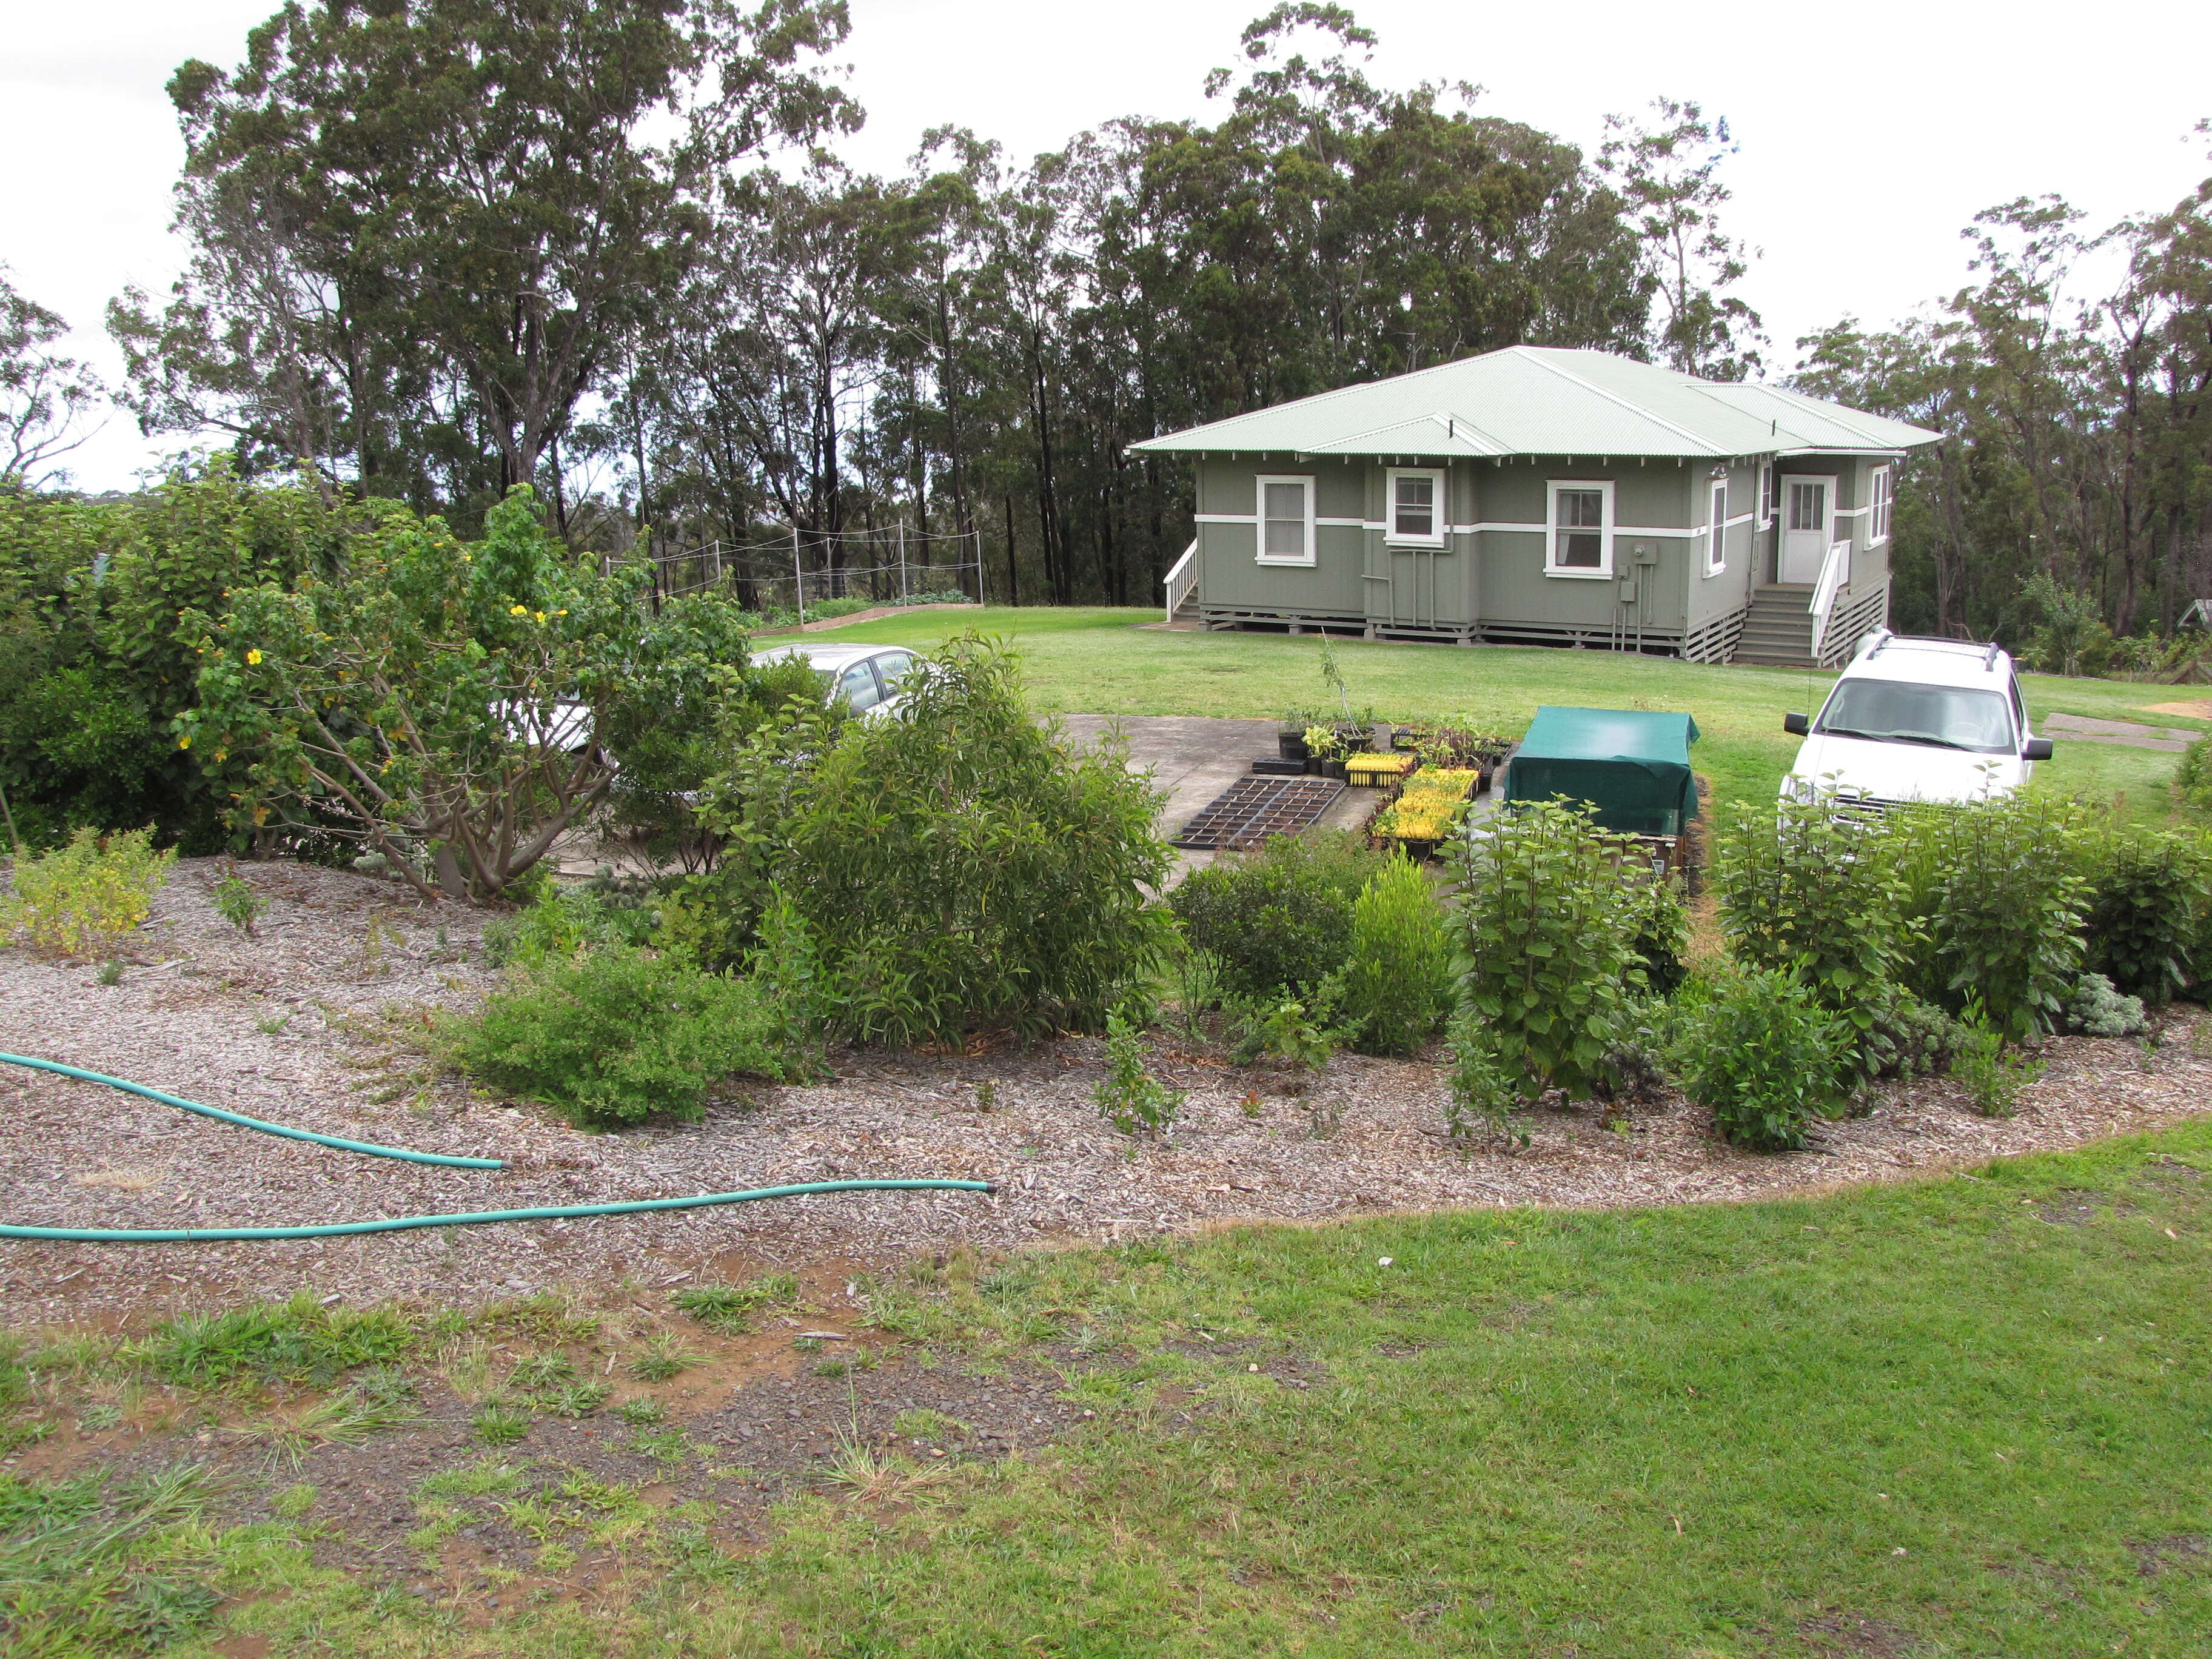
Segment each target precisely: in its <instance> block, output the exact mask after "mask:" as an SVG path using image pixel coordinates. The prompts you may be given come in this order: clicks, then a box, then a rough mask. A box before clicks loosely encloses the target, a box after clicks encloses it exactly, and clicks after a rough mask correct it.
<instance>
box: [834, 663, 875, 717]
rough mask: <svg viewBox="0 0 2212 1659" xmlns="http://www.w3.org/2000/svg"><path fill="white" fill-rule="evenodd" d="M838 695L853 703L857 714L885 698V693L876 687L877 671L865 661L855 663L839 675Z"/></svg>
mask: <svg viewBox="0 0 2212 1659" xmlns="http://www.w3.org/2000/svg"><path fill="white" fill-rule="evenodd" d="M837 695H838V696H841V697H842V698H844V699H845V701H846V702H849V703H850V704H852V706H853V712H854V714H859V713H860V712H861V711H862V710H863V709H868V708H874V707H875V706H876V705H877V704H878V703H879V702H882V701H883V700H884V694H883V693H882V692H881V691H878V690H877V689H876V676H875V671H873V670H872V669H871V668H870V667H869V666H868V665H867V664H866V663H865V662H856V663H854V665H852V666H851V667H850V668H848V669H847V670H846V671H844V672H843V673H842V674H840V675H839V676H838V677H837Z"/></svg>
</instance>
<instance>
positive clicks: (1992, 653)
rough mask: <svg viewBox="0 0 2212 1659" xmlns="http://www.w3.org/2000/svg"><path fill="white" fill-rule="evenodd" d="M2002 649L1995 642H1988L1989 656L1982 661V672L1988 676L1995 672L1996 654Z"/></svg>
mask: <svg viewBox="0 0 2212 1659" xmlns="http://www.w3.org/2000/svg"><path fill="white" fill-rule="evenodd" d="M2003 649H2004V647H2002V646H2001V645H1999V644H1998V643H1997V642H1996V641H1995V640H1991V641H1990V649H1989V654H1988V655H1986V656H1984V658H1983V659H1982V672H1984V674H1988V673H1992V672H1994V671H1996V665H1997V654H1998V653H1999V652H2001V651H2002V650H2003Z"/></svg>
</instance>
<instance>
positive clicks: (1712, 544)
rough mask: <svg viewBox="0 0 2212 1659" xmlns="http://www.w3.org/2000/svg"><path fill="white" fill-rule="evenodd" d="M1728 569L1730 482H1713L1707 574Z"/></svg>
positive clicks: (1708, 524)
mask: <svg viewBox="0 0 2212 1659" xmlns="http://www.w3.org/2000/svg"><path fill="white" fill-rule="evenodd" d="M1727 568H1728V480H1727V479H1726V478H1717V479H1715V480H1714V481H1713V496H1712V516H1711V519H1709V520H1707V521H1706V524H1705V574H1707V575H1708V576H1717V575H1719V574H1721V572H1722V571H1723V570H1725V569H1727Z"/></svg>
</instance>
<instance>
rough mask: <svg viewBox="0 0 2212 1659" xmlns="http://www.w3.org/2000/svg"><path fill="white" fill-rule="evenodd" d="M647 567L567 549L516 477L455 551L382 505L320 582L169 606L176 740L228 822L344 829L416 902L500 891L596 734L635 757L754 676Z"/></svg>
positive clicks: (597, 762) (595, 779)
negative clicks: (662, 602) (189, 684)
mask: <svg viewBox="0 0 2212 1659" xmlns="http://www.w3.org/2000/svg"><path fill="white" fill-rule="evenodd" d="M647 580H648V574H647V570H646V568H644V567H643V566H641V565H639V564H636V563H634V562H633V563H628V564H623V565H617V566H616V567H615V568H613V569H611V571H606V572H604V573H603V572H602V571H601V569H600V568H599V563H598V562H597V561H596V560H592V559H582V560H579V559H577V558H574V557H573V556H571V551H570V550H569V548H568V545H567V544H565V543H563V542H562V541H561V539H560V538H558V537H556V536H555V535H553V534H552V533H550V532H549V531H548V530H546V528H545V527H544V524H543V522H542V520H541V513H540V510H539V508H538V505H537V502H536V501H535V499H534V497H533V495H532V491H531V489H530V488H529V486H527V485H525V484H517V485H515V486H513V488H512V489H510V490H509V491H508V493H507V497H506V499H505V500H503V501H500V502H499V503H497V504H496V505H495V506H494V507H492V508H491V509H490V511H489V513H487V514H486V515H485V519H484V538H483V540H482V541H479V542H476V543H472V544H463V543H462V542H461V540H460V539H459V538H458V537H456V536H455V535H453V533H452V532H451V531H450V530H449V529H448V528H447V526H446V524H445V523H444V522H443V521H442V520H438V519H428V520H422V521H420V522H417V521H416V520H415V519H414V518H413V517H412V516H411V515H410V514H408V513H406V512H405V511H404V509H402V508H400V507H398V505H397V504H396V503H392V502H384V503H382V504H381V513H380V517H379V518H378V520H377V521H376V523H375V526H374V532H373V533H365V534H362V535H361V536H359V537H357V538H356V539H355V540H354V541H353V542H352V543H351V544H349V547H348V549H347V552H346V560H345V563H344V566H343V569H342V570H340V571H338V572H337V574H334V575H333V574H329V573H307V574H300V575H297V576H295V578H294V579H293V580H291V581H289V582H282V581H277V580H264V581H260V582H256V583H250V584H240V585H239V586H233V587H230V588H228V589H226V590H225V591H224V592H222V595H221V597H220V599H219V601H216V602H210V604H208V605H204V606H201V607H198V608H195V609H192V610H190V611H185V613H184V616H183V617H182V618H181V620H180V621H179V622H178V623H177V624H176V625H177V626H178V627H179V629H183V630H184V632H185V635H186V636H187V637H188V638H190V639H191V642H192V646H193V650H194V654H195V656H196V658H197V662H196V670H197V678H196V680H195V682H194V684H195V686H196V689H197V697H198V704H197V707H195V708H186V709H185V710H184V711H183V712H182V713H181V714H179V715H178V717H177V720H176V726H177V742H178V743H179V744H180V745H183V746H187V747H190V748H191V749H192V750H193V751H194V752H196V753H197V754H199V755H201V756H203V757H204V761H203V764H206V765H216V766H224V765H227V766H228V767H229V768H230V769H231V771H232V773H234V774H235V775H234V777H232V778H231V779H230V781H231V783H232V785H233V787H232V789H231V790H230V791H229V792H228V793H230V794H232V795H233V796H234V799H235V805H234V808H233V809H232V811H231V814H230V816H231V819H232V822H233V823H234V825H236V826H238V827H239V828H240V829H244V828H245V827H246V826H248V825H254V826H264V825H266V826H280V825H281V826H283V827H284V828H285V829H287V830H289V832H290V833H294V834H301V835H305V834H307V833H310V832H311V831H312V833H313V834H315V835H318V836H325V835H332V834H342V835H344V836H350V837H351V838H352V839H353V840H355V841H356V842H359V843H360V844H361V845H362V847H363V848H364V849H366V850H370V851H374V852H377V853H381V854H384V856H385V857H386V860H388V862H389V865H390V867H391V869H392V872H393V873H395V874H396V875H398V877H399V878H401V879H403V880H404V881H406V882H408V883H409V884H410V885H412V886H414V887H415V888H416V890H418V891H421V892H422V893H424V894H425V895H426V896H428V895H433V894H435V893H443V894H444V895H446V896H449V897H461V896H467V897H469V898H471V899H475V900H477V901H480V902H481V901H485V900H489V899H494V898H497V897H499V896H501V895H502V894H503V893H505V892H506V891H507V889H508V888H509V887H510V886H511V885H513V884H514V883H515V882H517V881H518V880H520V879H521V878H523V877H525V876H526V874H527V873H528V872H529V871H530V870H531V869H532V867H533V866H536V864H537V863H538V860H540V859H541V858H543V857H544V855H545V854H546V853H547V852H548V851H549V850H550V848H551V847H552V845H553V843H554V842H556V840H557V839H558V838H559V836H561V835H562V833H563V832H564V831H565V830H567V829H568V828H569V827H570V826H571V825H573V824H575V823H580V822H581V821H582V820H584V819H585V818H586V817H587V816H588V815H590V814H591V813H592V812H593V811H596V810H597V809H598V808H599V805H600V804H601V802H602V801H603V800H604V799H605V795H606V793H607V792H608V790H609V789H611V787H613V786H614V783H615V781H616V777H617V768H616V765H615V763H614V759H613V754H614V752H615V751H614V750H611V748H610V747H609V746H608V745H609V742H610V740H611V739H610V738H609V735H608V734H610V733H611V732H615V731H616V730H617V728H619V729H620V730H621V732H622V733H623V741H625V742H628V743H630V744H633V745H634V746H637V747H638V748H639V749H640V752H641V753H645V752H647V750H650V749H652V747H653V745H652V744H650V743H649V742H648V741H647V739H648V738H649V737H650V736H651V735H652V734H653V732H654V731H655V729H656V728H657V727H659V726H662V725H665V724H671V723H672V724H673V725H675V726H678V727H679V728H681V729H683V730H684V731H687V732H688V731H690V730H692V729H695V728H697V727H702V726H707V725H708V724H709V723H710V722H711V719H712V715H713V713H714V709H715V708H716V707H717V705H718V704H719V702H720V701H721V700H723V699H724V698H725V697H726V696H736V695H739V694H740V693H741V691H742V689H743V688H744V685H745V684H747V683H748V681H749V679H750V678H755V677H756V674H755V671H754V670H752V669H751V667H750V664H749V662H748V659H747V653H746V634H745V629H744V624H743V623H742V622H741V621H740V620H739V619H738V613H737V612H736V611H734V610H733V609H732V607H730V606H728V605H720V604H707V603H688V604H678V605H667V606H664V607H661V608H659V609H658V610H656V609H655V608H653V607H652V606H650V605H646V604H645V603H643V600H642V597H641V586H642V585H643V584H644V583H645V582H646V581H647ZM586 737H592V738H599V741H595V742H586V741H584V738H586ZM654 752H656V753H657V752H658V751H657V750H656V751H654Z"/></svg>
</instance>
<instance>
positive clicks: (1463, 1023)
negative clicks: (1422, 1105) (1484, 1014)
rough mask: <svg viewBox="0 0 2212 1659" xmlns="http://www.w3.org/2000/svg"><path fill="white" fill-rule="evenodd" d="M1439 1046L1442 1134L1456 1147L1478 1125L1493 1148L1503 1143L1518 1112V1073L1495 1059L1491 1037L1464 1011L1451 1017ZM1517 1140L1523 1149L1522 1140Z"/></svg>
mask: <svg viewBox="0 0 2212 1659" xmlns="http://www.w3.org/2000/svg"><path fill="white" fill-rule="evenodd" d="M1445 1041H1446V1042H1447V1043H1449V1046H1450V1048H1451V1078H1450V1083H1451V1093H1450V1096H1449V1099H1448V1101H1447V1103H1446V1104H1445V1106H1444V1129H1445V1132H1446V1133H1448V1134H1449V1136H1450V1137H1451V1139H1453V1140H1455V1141H1456V1142H1460V1143H1462V1144H1464V1143H1466V1142H1468V1141H1471V1140H1473V1139H1474V1136H1475V1132H1476V1128H1477V1127H1478V1126H1480V1128H1481V1131H1482V1133H1483V1135H1484V1137H1485V1138H1486V1139H1487V1140H1488V1141H1489V1142H1490V1143H1491V1144H1492V1145H1493V1146H1494V1145H1496V1144H1497V1143H1498V1141H1500V1140H1503V1139H1507V1138H1508V1137H1509V1136H1510V1133H1511V1129H1510V1125H1511V1123H1512V1120H1513V1115H1514V1114H1515V1113H1516V1112H1517V1111H1518V1110H1520V1109H1521V1104H1522V1102H1521V1091H1520V1084H1521V1072H1520V1068H1519V1067H1518V1066H1507V1065H1506V1064H1505V1063H1504V1061H1503V1060H1500V1059H1499V1058H1498V1042H1497V1036H1496V1033H1495V1032H1493V1031H1492V1029H1491V1028H1490V1027H1489V1026H1487V1025H1486V1024H1483V1022H1482V1021H1481V1019H1480V1018H1478V1017H1477V1016H1476V1014H1475V1012H1474V1010H1473V1009H1471V1008H1468V1007H1466V1006H1462V1007H1461V1008H1460V1009H1459V1010H1458V1012H1455V1013H1454V1014H1453V1015H1452V1017H1451V1022H1450V1024H1449V1025H1448V1026H1447V1027H1446V1028H1445ZM1520 1139H1521V1140H1522V1143H1523V1144H1524V1145H1525V1144H1526V1143H1527V1140H1528V1136H1527V1135H1525V1134H1523V1135H1522V1136H1521V1137H1520Z"/></svg>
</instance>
